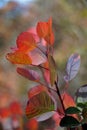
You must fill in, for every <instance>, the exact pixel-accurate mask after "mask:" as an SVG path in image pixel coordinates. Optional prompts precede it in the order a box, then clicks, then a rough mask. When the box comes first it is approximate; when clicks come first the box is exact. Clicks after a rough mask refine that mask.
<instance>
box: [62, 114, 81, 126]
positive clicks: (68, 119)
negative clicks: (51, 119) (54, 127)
mask: <svg viewBox="0 0 87 130" xmlns="http://www.w3.org/2000/svg"><path fill="white" fill-rule="evenodd" d="M78 125H80V123H79V121H78V120H77V119H76V118H74V117H72V116H65V117H63V118H62V119H61V121H60V126H61V127H75V126H78Z"/></svg>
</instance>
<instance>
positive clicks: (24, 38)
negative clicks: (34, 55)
mask: <svg viewBox="0 0 87 130" xmlns="http://www.w3.org/2000/svg"><path fill="white" fill-rule="evenodd" d="M16 43H17V47H18V49H19V50H21V51H31V50H33V49H34V48H36V41H35V39H34V37H33V35H32V34H31V33H29V32H22V33H21V34H20V35H19V36H18V37H17V40H16Z"/></svg>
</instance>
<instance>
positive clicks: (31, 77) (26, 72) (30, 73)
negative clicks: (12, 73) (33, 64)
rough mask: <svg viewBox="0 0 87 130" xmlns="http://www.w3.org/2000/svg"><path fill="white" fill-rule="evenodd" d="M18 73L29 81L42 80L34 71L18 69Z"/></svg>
mask: <svg viewBox="0 0 87 130" xmlns="http://www.w3.org/2000/svg"><path fill="white" fill-rule="evenodd" d="M17 72H18V73H19V74H20V75H22V76H24V77H25V78H27V79H29V80H32V81H36V82H38V81H39V80H40V76H39V74H38V73H37V72H36V71H34V70H31V69H26V68H19V67H18V68H17Z"/></svg>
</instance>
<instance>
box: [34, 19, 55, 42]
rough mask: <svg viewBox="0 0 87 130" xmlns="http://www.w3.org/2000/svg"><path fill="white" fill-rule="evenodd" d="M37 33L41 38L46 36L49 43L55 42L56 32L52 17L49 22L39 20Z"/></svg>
mask: <svg viewBox="0 0 87 130" xmlns="http://www.w3.org/2000/svg"><path fill="white" fill-rule="evenodd" d="M36 30H37V34H38V36H39V37H40V38H44V39H45V40H46V42H47V43H48V44H53V43H54V34H53V31H52V19H51V18H50V19H49V20H48V22H38V24H37V27H36Z"/></svg>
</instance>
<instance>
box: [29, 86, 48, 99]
mask: <svg viewBox="0 0 87 130" xmlns="http://www.w3.org/2000/svg"><path fill="white" fill-rule="evenodd" d="M42 91H47V88H46V87H45V86H42V85H38V86H35V87H32V88H31V89H29V91H28V97H29V99H30V98H32V97H33V96H35V95H37V94H39V93H40V92H42Z"/></svg>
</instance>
